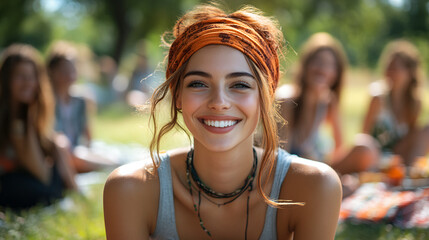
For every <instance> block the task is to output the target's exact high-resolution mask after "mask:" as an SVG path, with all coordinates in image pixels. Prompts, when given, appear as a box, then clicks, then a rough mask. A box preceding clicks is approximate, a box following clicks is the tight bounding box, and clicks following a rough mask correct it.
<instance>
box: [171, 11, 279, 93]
mask: <svg viewBox="0 0 429 240" xmlns="http://www.w3.org/2000/svg"><path fill="white" fill-rule="evenodd" d="M212 44H218V45H226V46H229V47H233V48H235V49H237V50H239V51H241V52H242V53H243V54H245V55H246V56H248V57H249V58H250V59H251V60H252V61H253V62H254V63H255V64H256V65H257V66H258V68H259V69H260V70H261V71H262V72H263V73H264V74H265V75H266V76H267V77H268V82H269V84H270V86H271V90H272V93H274V91H275V89H276V88H277V84H278V81H279V72H280V70H279V58H278V56H277V52H276V50H274V49H272V48H271V47H270V46H269V45H268V43H267V42H266V41H265V39H264V38H263V37H262V36H261V35H260V34H259V33H258V32H256V31H255V29H253V28H252V27H250V26H249V25H247V24H245V23H243V22H241V21H238V20H235V19H231V18H223V17H217V18H211V19H208V20H203V21H200V22H197V23H194V24H192V25H191V26H189V27H188V28H187V29H186V30H185V31H184V32H183V33H182V34H180V35H179V36H178V37H177V38H176V40H174V42H173V44H172V45H171V47H170V51H169V57H168V66H167V72H166V77H167V79H168V78H169V77H170V76H171V75H172V74H173V73H174V72H175V71H177V69H179V68H180V67H181V66H182V65H183V64H184V63H185V62H186V61H187V60H189V58H190V57H191V56H192V55H193V54H194V53H195V52H197V51H198V50H200V49H201V48H203V47H205V46H207V45H212Z"/></svg>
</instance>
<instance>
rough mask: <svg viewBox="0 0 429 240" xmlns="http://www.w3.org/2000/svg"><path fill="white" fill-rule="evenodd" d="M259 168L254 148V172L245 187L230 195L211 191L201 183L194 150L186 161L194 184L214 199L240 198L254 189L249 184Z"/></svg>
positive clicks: (189, 153)
mask: <svg viewBox="0 0 429 240" xmlns="http://www.w3.org/2000/svg"><path fill="white" fill-rule="evenodd" d="M257 166H258V156H257V155H256V150H255V149H254V148H253V166H252V170H251V171H250V174H249V175H248V176H247V177H246V180H245V182H244V184H243V186H242V187H241V188H239V189H236V190H235V191H233V192H230V193H218V192H216V191H214V190H213V189H211V188H210V187H209V186H207V185H206V184H205V183H204V182H203V181H201V179H200V177H199V176H198V173H197V171H196V170H195V167H194V150H193V149H191V151H189V152H188V157H187V160H186V168H187V171H189V172H190V173H191V176H192V180H194V182H195V183H196V184H197V186H198V188H199V189H200V190H202V191H203V192H204V193H205V194H207V195H208V196H210V197H213V198H232V197H235V196H237V195H238V196H239V195H241V194H242V193H243V192H244V191H246V190H247V188H249V187H252V184H249V183H252V182H253V179H254V178H255V174H256V168H257Z"/></svg>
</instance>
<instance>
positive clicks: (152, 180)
mask: <svg viewBox="0 0 429 240" xmlns="http://www.w3.org/2000/svg"><path fill="white" fill-rule="evenodd" d="M111 196H121V198H123V199H124V200H125V199H128V201H131V200H133V199H134V200H135V201H137V202H138V201H145V202H146V203H149V202H151V200H153V202H156V201H157V199H158V196H159V179H158V176H157V174H156V170H155V168H154V167H153V163H152V162H150V161H139V162H133V163H129V164H126V165H123V166H120V167H118V168H116V169H115V170H114V171H113V172H112V173H110V175H109V177H108V178H107V181H106V184H105V186H104V198H109V197H111ZM143 199H144V200H143Z"/></svg>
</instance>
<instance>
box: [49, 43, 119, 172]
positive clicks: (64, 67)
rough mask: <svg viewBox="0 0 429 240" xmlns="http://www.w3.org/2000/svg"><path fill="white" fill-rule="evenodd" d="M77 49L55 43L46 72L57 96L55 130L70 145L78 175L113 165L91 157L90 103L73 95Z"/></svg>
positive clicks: (67, 44)
mask: <svg viewBox="0 0 429 240" xmlns="http://www.w3.org/2000/svg"><path fill="white" fill-rule="evenodd" d="M77 57H78V56H77V51H76V48H75V47H74V46H73V45H72V44H71V43H69V42H65V41H58V42H55V43H54V44H53V45H52V46H51V48H50V51H49V53H48V59H47V68H48V74H49V78H50V80H51V83H52V87H53V92H54V95H55V103H56V104H55V130H56V131H57V132H59V133H62V134H64V135H65V136H66V137H67V138H66V141H68V145H69V147H68V148H69V149H70V153H71V156H72V159H73V164H74V165H75V167H76V170H77V171H78V172H88V171H92V170H96V169H99V168H101V167H103V166H106V165H107V166H108V165H112V164H113V163H112V162H111V161H110V160H108V159H107V158H105V157H102V156H99V155H96V154H94V153H92V151H91V149H90V148H89V147H90V144H91V141H92V134H91V128H90V123H89V115H90V113H89V111H88V103H87V100H86V99H85V98H84V97H81V96H74V95H71V94H70V88H71V86H72V85H73V84H74V83H75V82H76V80H77V76H78V72H77V69H76V62H75V61H76V60H77Z"/></svg>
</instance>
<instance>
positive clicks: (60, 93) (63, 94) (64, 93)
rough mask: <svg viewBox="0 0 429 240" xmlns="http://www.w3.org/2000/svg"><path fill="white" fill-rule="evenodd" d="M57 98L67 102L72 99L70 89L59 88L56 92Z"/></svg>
mask: <svg viewBox="0 0 429 240" xmlns="http://www.w3.org/2000/svg"><path fill="white" fill-rule="evenodd" d="M55 96H56V98H57V99H58V100H59V101H60V102H61V103H65V104H67V103H68V102H69V101H70V94H69V93H68V90H59V89H58V90H57V91H56V94H55Z"/></svg>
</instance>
